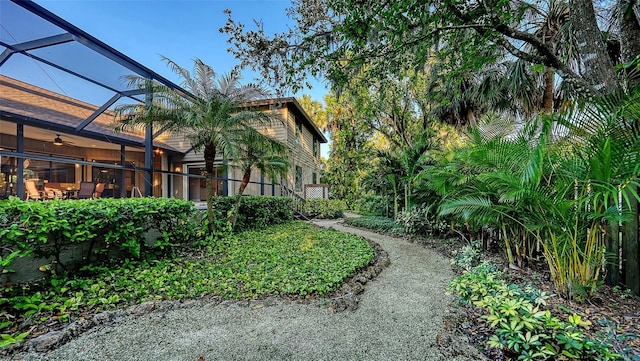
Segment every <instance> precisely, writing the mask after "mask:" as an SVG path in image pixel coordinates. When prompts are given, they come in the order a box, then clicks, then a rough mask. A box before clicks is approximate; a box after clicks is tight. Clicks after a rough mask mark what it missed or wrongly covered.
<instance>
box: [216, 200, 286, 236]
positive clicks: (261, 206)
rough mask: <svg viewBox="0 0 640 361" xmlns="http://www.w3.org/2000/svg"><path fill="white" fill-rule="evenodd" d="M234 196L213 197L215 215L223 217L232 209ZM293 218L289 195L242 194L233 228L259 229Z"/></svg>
mask: <svg viewBox="0 0 640 361" xmlns="http://www.w3.org/2000/svg"><path fill="white" fill-rule="evenodd" d="M235 201H236V198H235V197H215V198H214V199H213V207H214V211H215V212H216V214H217V216H219V217H222V219H225V221H226V217H227V215H228V213H229V211H231V210H232V208H233V206H234V203H235ZM291 220H293V205H292V199H291V198H289V197H270V196H253V195H247V196H242V201H241V202H240V209H239V210H238V218H237V220H236V225H235V230H236V231H238V232H242V231H245V230H250V229H261V228H264V227H268V226H272V225H275V224H282V223H286V222H289V221H291Z"/></svg>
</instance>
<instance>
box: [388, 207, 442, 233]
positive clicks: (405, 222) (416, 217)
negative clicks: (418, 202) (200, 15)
mask: <svg viewBox="0 0 640 361" xmlns="http://www.w3.org/2000/svg"><path fill="white" fill-rule="evenodd" d="M396 223H398V224H400V225H402V226H403V227H404V231H405V232H406V233H408V234H422V235H441V234H444V233H445V232H446V231H447V229H448V226H447V223H446V222H444V221H442V220H440V219H438V218H437V214H436V213H435V207H433V205H431V206H416V207H413V208H411V209H409V210H404V211H402V212H400V213H398V215H397V216H396Z"/></svg>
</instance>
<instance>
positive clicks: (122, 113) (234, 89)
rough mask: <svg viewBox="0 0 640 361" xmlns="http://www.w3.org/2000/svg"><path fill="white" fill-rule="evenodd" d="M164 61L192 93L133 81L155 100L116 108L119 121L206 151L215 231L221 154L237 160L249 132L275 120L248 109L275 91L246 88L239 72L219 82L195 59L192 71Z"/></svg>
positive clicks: (210, 214) (131, 82)
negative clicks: (215, 190) (217, 170)
mask: <svg viewBox="0 0 640 361" xmlns="http://www.w3.org/2000/svg"><path fill="white" fill-rule="evenodd" d="M163 59H164V60H165V61H166V63H167V65H168V66H169V67H170V68H171V70H172V71H173V72H175V73H176V74H177V75H178V76H179V77H180V78H182V84H181V85H182V86H183V88H184V89H185V90H186V91H188V92H189V93H190V94H188V95H187V96H185V94H181V93H179V92H177V91H175V90H173V89H169V88H168V87H165V86H163V85H160V84H158V83H155V82H150V81H149V80H147V79H144V78H141V77H137V76H131V77H128V78H127V79H128V83H129V85H130V86H135V87H138V88H140V89H144V90H145V92H146V93H147V94H148V95H150V96H151V97H152V99H150V100H147V102H146V104H130V105H123V106H120V107H118V108H116V112H115V113H116V117H117V119H118V122H119V124H120V125H119V127H120V128H121V129H122V128H131V127H138V126H147V125H151V124H153V125H154V126H158V127H159V128H160V129H163V130H164V131H166V132H169V133H173V134H176V135H181V136H184V137H185V138H186V139H187V140H189V142H190V143H191V146H192V147H193V149H194V150H196V151H198V150H204V161H205V174H204V176H205V177H206V184H207V214H208V220H209V225H208V227H209V230H210V231H213V224H214V214H213V200H212V197H213V189H212V184H214V178H215V175H216V173H215V166H214V164H215V160H216V157H217V156H218V155H219V154H220V153H221V154H223V155H225V156H228V157H229V156H231V157H233V155H234V154H236V153H237V148H238V146H239V145H240V144H241V142H242V136H243V134H244V133H246V131H247V129H249V128H251V127H252V126H255V125H259V124H264V123H266V122H271V121H273V119H274V118H273V117H274V116H273V115H272V114H270V112H263V111H257V110H254V109H251V108H249V107H247V106H246V104H248V102H249V101H252V100H256V99H262V98H266V97H268V96H269V92H268V91H267V90H266V89H264V88H262V87H260V86H258V85H255V84H246V85H241V84H240V72H239V70H238V69H237V68H235V69H233V70H232V71H231V72H230V73H227V74H223V75H222V76H220V77H218V74H217V73H216V72H215V71H214V70H213V68H211V67H210V66H209V65H207V64H205V63H204V62H203V61H202V60H200V59H195V60H194V67H193V70H192V71H191V72H190V71H189V70H187V69H185V68H183V67H181V66H179V65H178V64H177V63H175V62H174V61H172V60H171V59H168V58H166V57H163Z"/></svg>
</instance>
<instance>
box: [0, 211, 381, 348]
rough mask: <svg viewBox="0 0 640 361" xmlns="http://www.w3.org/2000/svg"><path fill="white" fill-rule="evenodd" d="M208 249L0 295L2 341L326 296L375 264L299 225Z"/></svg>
mask: <svg viewBox="0 0 640 361" xmlns="http://www.w3.org/2000/svg"><path fill="white" fill-rule="evenodd" d="M220 243H223V246H220ZM211 246H212V247H208V248H205V249H204V250H202V249H201V250H197V251H196V252H195V253H183V254H181V255H180V256H177V257H174V258H167V259H143V260H133V259H126V260H124V261H123V262H119V263H111V264H104V265H101V266H96V265H92V266H87V267H85V268H83V270H82V273H81V274H80V275H78V276H76V277H73V278H68V277H65V276H62V275H54V276H53V277H52V278H51V279H49V280H47V281H44V282H43V283H42V284H41V285H40V286H38V285H35V284H32V285H24V286H22V287H20V286H12V287H9V288H4V289H3V291H2V297H1V298H0V311H1V312H3V313H5V314H6V315H10V316H8V317H6V319H8V320H10V322H5V323H0V333H2V334H4V335H6V336H2V337H3V340H4V341H2V342H3V344H5V345H6V344H8V343H9V342H15V341H16V340H18V339H19V338H20V337H22V338H24V336H26V335H24V334H22V333H20V332H23V331H24V330H25V329H28V326H26V325H27V324H28V323H24V324H23V321H24V320H25V319H27V318H29V319H31V320H32V321H33V322H34V323H35V324H36V325H38V324H40V323H42V322H49V321H51V319H57V320H58V321H59V322H67V321H68V320H70V319H73V318H75V317H78V316H80V315H83V314H86V313H87V312H88V311H91V312H99V311H101V310H109V309H113V308H115V307H117V306H120V305H124V304H133V303H139V302H145V301H153V300H160V299H185V298H196V297H201V296H204V295H218V296H221V297H224V298H258V297H265V296H269V295H300V296H304V295H310V294H316V295H324V294H326V293H328V292H331V291H333V290H335V289H337V288H338V287H339V286H340V284H341V283H342V282H343V280H344V279H345V278H346V277H348V276H349V275H351V274H353V273H354V272H355V271H356V270H358V269H359V268H361V267H363V266H365V265H367V264H368V263H369V262H371V261H372V260H373V257H374V252H373V249H372V248H371V246H370V245H369V243H368V242H367V241H366V240H364V239H363V238H361V237H357V236H354V235H349V234H345V233H340V232H337V231H334V230H328V229H320V228H318V227H315V226H313V225H310V224H308V223H305V222H288V223H286V224H281V225H276V226H272V227H268V228H266V229H263V230H260V231H246V232H243V233H239V234H236V235H233V236H230V237H227V238H224V239H221V240H218V241H217V244H215V245H211ZM10 335H15V336H10Z"/></svg>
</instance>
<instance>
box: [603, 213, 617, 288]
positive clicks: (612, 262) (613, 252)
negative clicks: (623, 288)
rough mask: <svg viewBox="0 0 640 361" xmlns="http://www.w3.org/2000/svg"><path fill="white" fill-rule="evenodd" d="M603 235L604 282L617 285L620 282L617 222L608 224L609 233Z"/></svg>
mask: <svg viewBox="0 0 640 361" xmlns="http://www.w3.org/2000/svg"><path fill="white" fill-rule="evenodd" d="M605 237H607V238H606V239H605V243H606V247H607V250H606V252H607V253H606V260H607V264H606V269H607V278H606V282H607V284H608V285H610V286H617V285H618V284H619V283H620V248H619V247H620V227H619V225H618V222H615V223H614V224H611V225H610V226H609V234H607V235H606V236H605Z"/></svg>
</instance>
